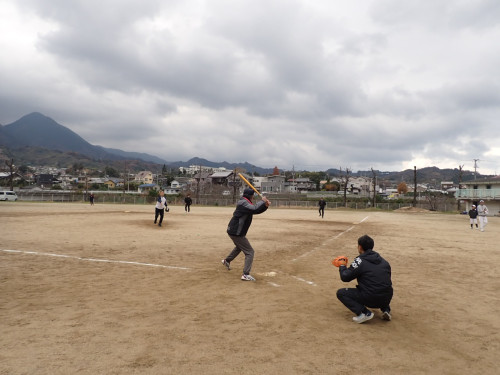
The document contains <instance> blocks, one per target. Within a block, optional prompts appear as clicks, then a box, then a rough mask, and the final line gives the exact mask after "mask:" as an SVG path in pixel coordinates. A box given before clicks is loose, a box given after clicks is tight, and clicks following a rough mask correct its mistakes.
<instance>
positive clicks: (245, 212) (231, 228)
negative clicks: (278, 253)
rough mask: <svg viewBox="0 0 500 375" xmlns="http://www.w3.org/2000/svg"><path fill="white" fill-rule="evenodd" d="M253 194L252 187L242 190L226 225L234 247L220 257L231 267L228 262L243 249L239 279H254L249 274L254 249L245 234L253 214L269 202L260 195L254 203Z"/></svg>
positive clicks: (265, 207) (227, 266)
mask: <svg viewBox="0 0 500 375" xmlns="http://www.w3.org/2000/svg"><path fill="white" fill-rule="evenodd" d="M253 194H254V191H253V190H252V189H250V188H246V189H245V190H244V191H243V196H242V197H241V198H240V200H239V201H238V203H237V204H236V210H234V213H233V217H232V218H231V220H230V221H229V225H228V226H227V234H228V235H229V237H230V238H231V240H233V243H234V249H233V251H231V253H230V254H229V255H228V256H227V257H226V258H225V259H222V264H223V265H224V266H225V267H226V268H227V269H228V270H230V269H231V267H230V265H229V264H230V263H231V262H232V261H233V259H234V258H236V257H237V256H238V254H239V253H241V252H242V251H243V254H245V265H244V267H243V275H242V276H241V280H243V281H255V278H254V277H253V276H251V275H250V270H251V269H252V263H253V255H254V250H253V248H252V245H250V242H249V241H248V239H247V238H246V234H247V232H248V229H249V228H250V225H251V224H252V218H253V215H258V214H261V213H263V212H264V211H266V210H267V208H268V207H269V205H270V204H271V202H270V201H269V200H268V199H267V198H266V197H262V200H261V201H260V202H258V203H257V204H255V205H254V204H253V203H252V199H253Z"/></svg>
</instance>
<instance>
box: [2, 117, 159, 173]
mask: <svg viewBox="0 0 500 375" xmlns="http://www.w3.org/2000/svg"><path fill="white" fill-rule="evenodd" d="M0 145H3V146H5V147H9V148H20V147H26V146H31V147H39V148H45V149H48V150H58V151H69V152H77V153H79V154H82V155H85V156H88V157H90V158H92V159H97V160H126V159H134V160H135V159H141V160H144V161H149V162H155V163H158V164H163V163H167V162H166V161H165V160H163V159H161V158H159V157H156V156H153V155H149V154H145V153H137V152H127V151H122V150H117V149H112V148H106V147H102V146H95V145H92V144H90V143H89V142H87V141H86V140H85V139H83V138H82V137H80V136H79V135H78V134H76V133H75V132H74V131H72V130H70V129H68V128H67V127H65V126H63V125H61V124H59V123H57V122H56V121H54V120H53V119H51V118H50V117H47V116H44V115H43V114H41V113H38V112H33V113H30V114H29V115H26V116H23V117H21V118H20V119H19V120H17V121H14V122H13V123H11V124H8V125H4V126H2V127H0Z"/></svg>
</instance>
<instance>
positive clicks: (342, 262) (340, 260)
mask: <svg viewBox="0 0 500 375" xmlns="http://www.w3.org/2000/svg"><path fill="white" fill-rule="evenodd" d="M348 262H349V260H348V259H347V257H346V256H345V255H339V256H338V257H336V258H335V259H334V260H332V264H333V265H334V266H335V267H340V266H347V263H348Z"/></svg>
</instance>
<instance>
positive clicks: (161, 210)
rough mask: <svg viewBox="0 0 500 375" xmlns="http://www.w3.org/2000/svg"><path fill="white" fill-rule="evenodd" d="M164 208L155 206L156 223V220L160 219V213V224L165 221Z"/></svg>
mask: <svg viewBox="0 0 500 375" xmlns="http://www.w3.org/2000/svg"><path fill="white" fill-rule="evenodd" d="M163 212H164V211H163V208H156V207H155V224H156V220H158V215H160V225H161V223H162V222H163Z"/></svg>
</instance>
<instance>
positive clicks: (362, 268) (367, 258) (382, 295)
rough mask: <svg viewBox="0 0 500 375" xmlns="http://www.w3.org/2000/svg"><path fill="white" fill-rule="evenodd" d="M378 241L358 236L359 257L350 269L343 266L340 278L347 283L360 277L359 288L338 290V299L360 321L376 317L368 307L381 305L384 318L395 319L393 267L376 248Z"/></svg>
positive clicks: (379, 306) (365, 236) (340, 268)
mask: <svg viewBox="0 0 500 375" xmlns="http://www.w3.org/2000/svg"><path fill="white" fill-rule="evenodd" d="M374 245H375V242H374V241H373V239H372V238H371V237H370V236H367V235H366V234H365V235H364V236H361V237H359V238H358V253H359V256H358V257H356V259H354V261H353V262H352V263H351V265H350V266H349V268H347V265H340V267H339V272H340V279H341V280H342V281H344V282H348V281H352V280H354V279H357V281H358V285H357V286H356V288H342V289H339V290H338V291H337V298H338V299H339V300H340V302H342V303H343V304H344V305H345V306H346V307H347V308H348V309H349V310H351V311H352V312H353V313H354V314H356V316H355V317H353V318H352V320H353V321H355V322H356V323H363V322H366V321H368V320H370V319H372V318H373V316H374V314H373V312H371V311H370V310H368V309H367V307H373V308H379V309H380V310H381V311H382V319H384V320H391V307H390V306H389V304H390V302H391V299H392V294H393V290H392V281H391V266H390V264H389V262H387V261H386V260H385V259H384V258H382V257H381V256H380V254H379V253H377V252H376V251H374V250H373V247H374Z"/></svg>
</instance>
